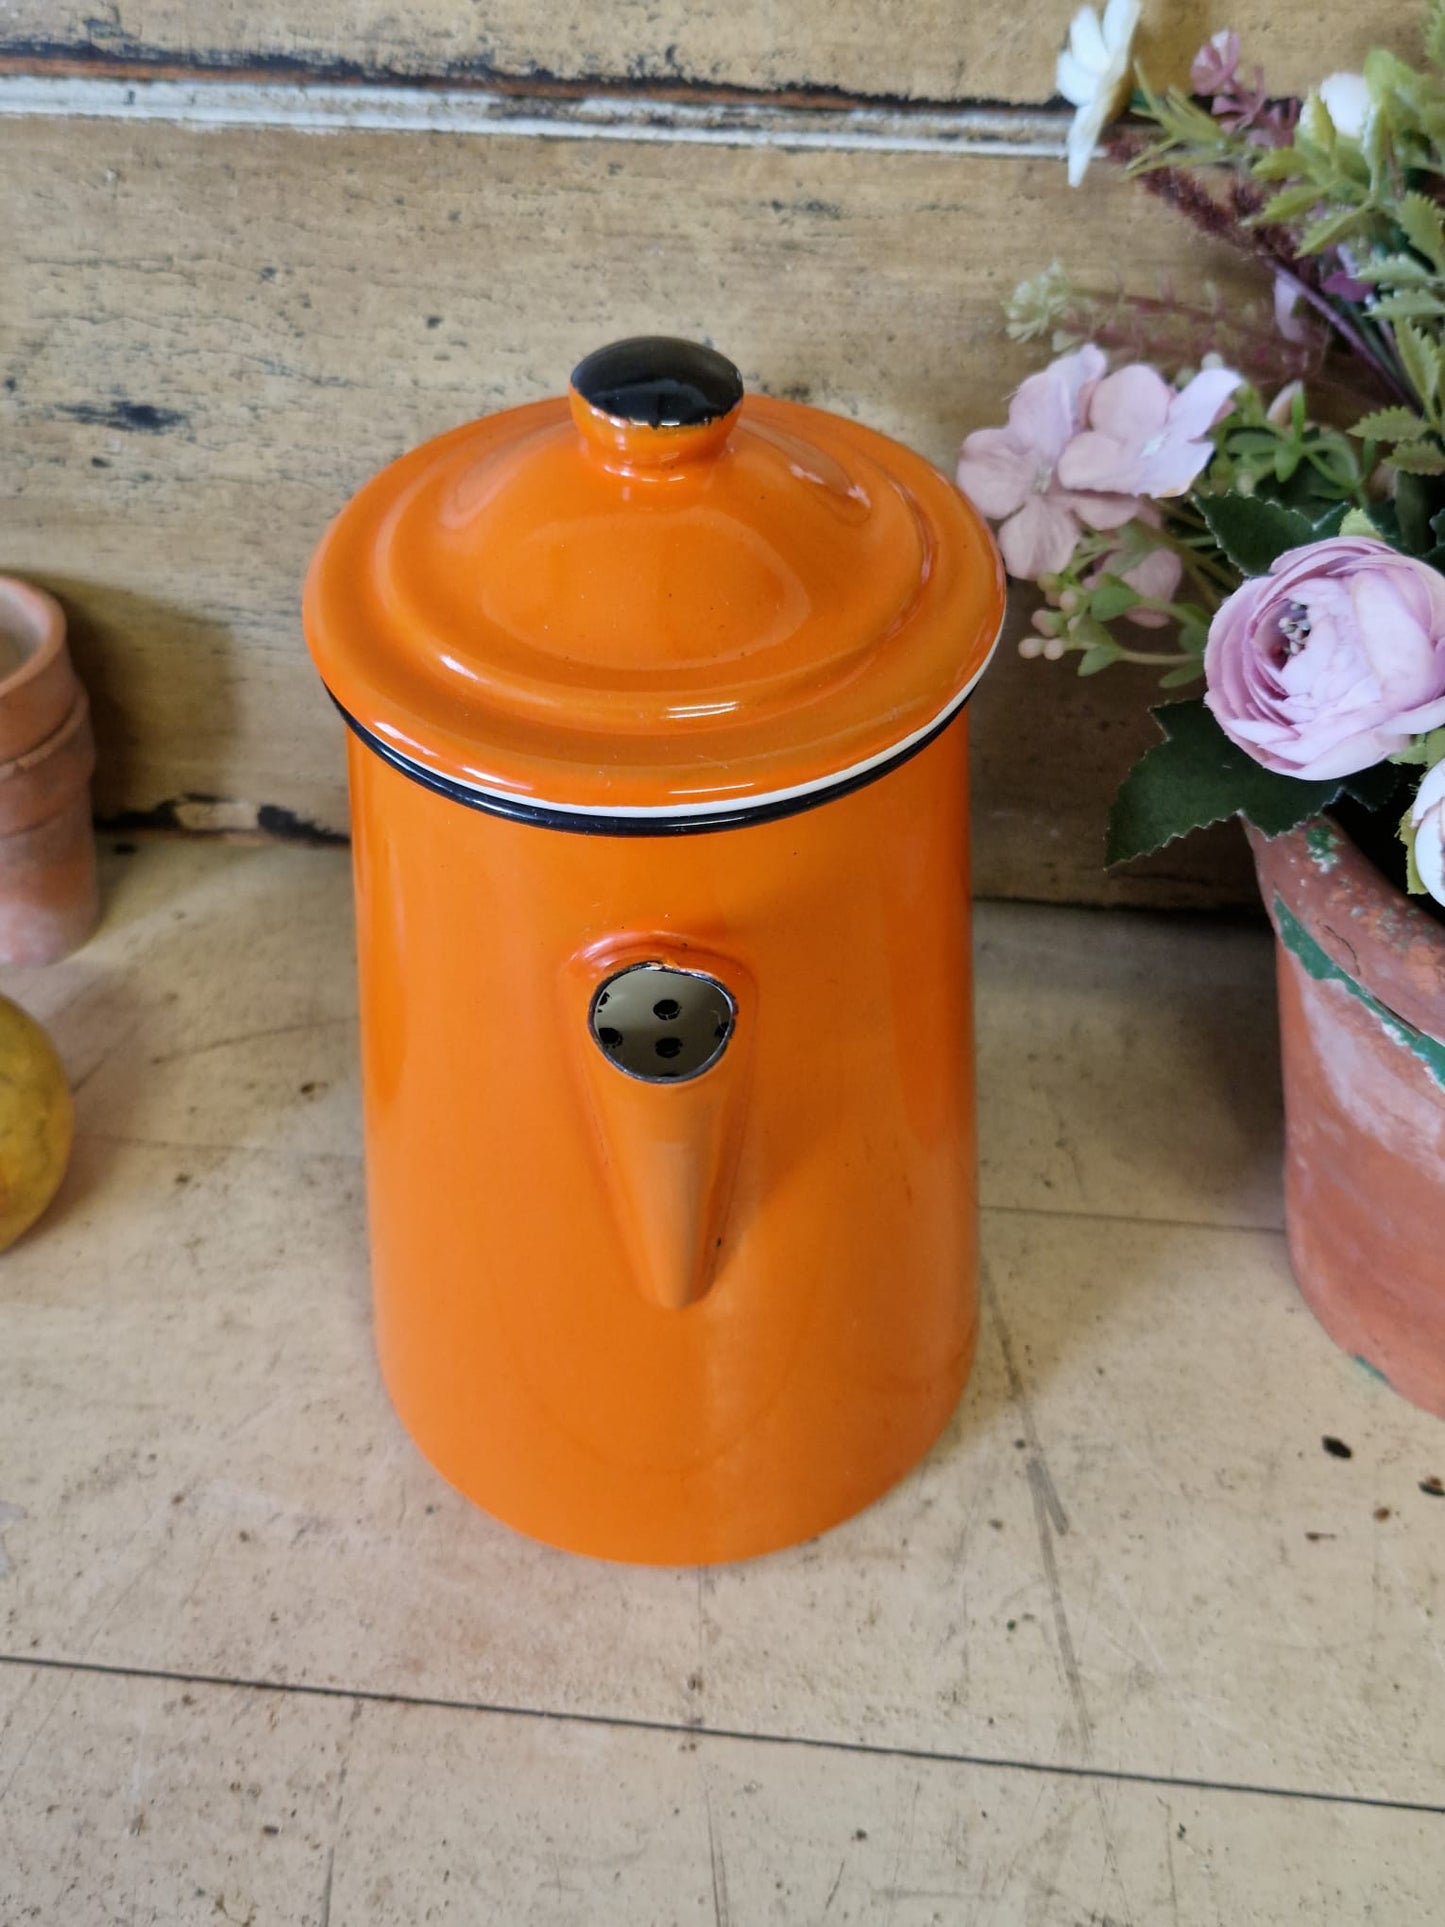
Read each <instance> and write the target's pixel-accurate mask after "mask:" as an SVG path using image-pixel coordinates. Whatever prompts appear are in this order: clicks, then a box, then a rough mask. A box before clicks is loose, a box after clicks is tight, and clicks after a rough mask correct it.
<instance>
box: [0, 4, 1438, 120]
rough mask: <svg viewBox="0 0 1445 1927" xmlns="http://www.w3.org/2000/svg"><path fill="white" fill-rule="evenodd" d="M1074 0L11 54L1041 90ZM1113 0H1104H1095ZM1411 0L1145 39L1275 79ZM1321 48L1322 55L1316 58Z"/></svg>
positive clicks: (150, 33)
mask: <svg viewBox="0 0 1445 1927" xmlns="http://www.w3.org/2000/svg"><path fill="white" fill-rule="evenodd" d="M1076 3H1077V0H1011V3H1010V4H1001V3H1000V0H549V4H547V5H543V6H539V5H537V4H536V0H291V4H289V5H287V6H285V7H284V8H275V9H261V8H257V7H255V6H253V5H249V4H243V0H123V4H115V3H114V0H112V4H110V5H105V4H103V0H6V5H5V6H4V8H3V9H0V55H3V56H6V57H8V58H9V59H10V60H11V61H12V63H15V64H20V65H24V66H26V67H33V66H34V65H35V64H36V63H37V62H41V61H47V60H52V59H61V60H65V61H74V60H77V59H86V60H89V61H91V62H94V63H98V64H101V65H110V66H120V65H124V66H126V67H128V68H131V69H134V68H136V67H141V68H148V69H157V68H160V69H168V68H172V67H177V66H179V67H187V68H193V67H207V68H212V69H226V70H233V71H234V70H238V69H239V70H242V71H251V72H258V73H259V72H269V73H275V72H276V71H278V70H280V71H283V72H294V73H307V74H315V75H320V76H337V75H346V76H352V75H358V76H367V77H372V78H376V77H382V76H392V75H404V76H407V77H410V78H425V79H431V80H436V79H444V80H447V81H448V82H450V83H452V84H457V83H465V82H473V83H480V84H484V85H496V84H498V83H499V82H507V81H512V82H518V81H520V82H524V83H526V84H527V85H528V86H536V85H538V84H539V83H546V82H563V83H569V82H570V83H574V84H576V83H584V84H585V83H592V82H603V83H610V84H618V83H621V84H627V85H636V84H638V83H650V84H652V85H654V86H656V85H662V86H673V87H680V88H687V87H723V88H736V89H742V90H745V91H758V92H767V93H779V92H781V93H788V94H804V95H813V96H816V95H817V94H818V93H819V92H833V93H840V94H846V95H851V96H855V97H859V98H868V99H874V100H876V99H880V98H881V99H904V100H928V101H1008V102H1014V103H1019V102H1025V103H1038V102H1041V101H1047V100H1048V99H1050V98H1051V97H1052V95H1053V92H1054V79H1053V75H1054V54H1055V51H1056V49H1057V47H1058V44H1059V43H1060V41H1061V40H1062V39H1063V36H1064V32H1065V30H1066V28H1067V26H1068V22H1069V19H1070V17H1071V16H1072V14H1073V12H1074V10H1075V6H1076ZM1101 4H1102V0H1101ZM1418 13H1419V9H1418V7H1417V6H1415V5H1403V6H1402V5H1399V4H1391V5H1388V6H1386V5H1368V4H1366V5H1363V6H1362V5H1359V4H1358V0H1319V3H1318V4H1313V5H1304V4H1301V0H1150V3H1149V4H1147V5H1146V7H1145V16H1146V17H1145V20H1144V24H1143V27H1142V30H1141V34H1140V39H1139V51H1140V54H1141V56H1142V58H1143V59H1144V60H1145V62H1146V65H1147V66H1148V68H1149V70H1150V72H1151V75H1152V74H1156V73H1157V74H1158V75H1159V77H1160V78H1170V79H1179V78H1182V77H1183V75H1184V73H1185V72H1186V71H1187V68H1188V64H1189V60H1190V57H1191V55H1192V54H1193V52H1194V50H1195V49H1196V48H1197V47H1198V46H1199V45H1200V44H1201V43H1202V42H1203V41H1204V40H1206V39H1207V38H1208V36H1209V35H1210V34H1212V33H1214V32H1216V31H1217V30H1218V29H1219V28H1221V27H1233V28H1235V29H1236V31H1237V32H1238V33H1239V34H1240V36H1241V38H1242V39H1243V40H1244V42H1245V44H1246V47H1247V50H1248V54H1249V57H1250V59H1251V60H1258V61H1260V62H1262V63H1263V65H1264V66H1265V67H1266V69H1267V72H1268V77H1269V80H1270V82H1271V84H1272V85H1274V86H1275V87H1277V88H1280V89H1293V88H1300V87H1305V86H1308V85H1309V84H1310V83H1311V82H1312V81H1314V80H1317V79H1319V78H1320V76H1321V75H1322V74H1323V73H1325V72H1327V71H1329V69H1330V68H1332V67H1335V68H1338V67H1351V66H1357V65H1358V64H1359V61H1360V59H1361V57H1362V55H1363V54H1364V51H1365V49H1366V48H1367V47H1368V46H1370V45H1371V44H1372V43H1376V42H1383V43H1385V44H1392V45H1395V46H1398V47H1402V48H1404V47H1408V46H1410V45H1411V44H1412V35H1413V33H1414V32H1415V30H1416V21H1417V19H1418ZM1321 61H1324V62H1325V63H1326V64H1325V65H1324V66H1321V65H1320V62H1321Z"/></svg>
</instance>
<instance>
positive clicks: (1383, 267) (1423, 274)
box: [1355, 254, 1435, 288]
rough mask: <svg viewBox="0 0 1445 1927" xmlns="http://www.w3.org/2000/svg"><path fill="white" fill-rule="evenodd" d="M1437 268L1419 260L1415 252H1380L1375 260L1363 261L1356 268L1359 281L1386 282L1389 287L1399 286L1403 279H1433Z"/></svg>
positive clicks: (1372, 283) (1413, 280) (1356, 276)
mask: <svg viewBox="0 0 1445 1927" xmlns="http://www.w3.org/2000/svg"><path fill="white" fill-rule="evenodd" d="M1434 278H1435V270H1434V269H1433V268H1431V267H1430V266H1429V264H1428V263H1427V262H1424V261H1417V260H1416V259H1415V257H1414V255H1413V254H1380V255H1376V257H1375V259H1374V260H1373V261H1362V262H1360V263H1358V264H1357V266H1356V268H1355V279H1356V280H1357V281H1368V282H1369V283H1370V284H1371V285H1372V286H1373V285H1374V284H1376V283H1378V282H1384V283H1385V284H1386V286H1388V287H1392V288H1395V287H1398V286H1399V285H1400V283H1401V282H1402V281H1411V282H1416V281H1433V280H1434Z"/></svg>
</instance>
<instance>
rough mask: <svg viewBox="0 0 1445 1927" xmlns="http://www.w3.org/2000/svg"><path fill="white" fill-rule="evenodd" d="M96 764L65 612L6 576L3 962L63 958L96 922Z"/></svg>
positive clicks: (1, 695)
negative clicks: (92, 810) (92, 793)
mask: <svg viewBox="0 0 1445 1927" xmlns="http://www.w3.org/2000/svg"><path fill="white" fill-rule="evenodd" d="M94 767H95V743H94V740H93V738H92V736H91V730H90V705H89V704H88V702H87V701H86V696H85V691H84V690H83V689H82V688H81V686H80V683H79V681H78V680H77V678H76V674H75V671H74V669H73V668H72V667H71V662H70V654H69V651H68V650H67V648H66V644H65V615H64V612H63V611H62V610H61V607H60V604H59V603H58V602H56V600H55V599H54V597H53V596H48V595H46V594H45V592H44V591H43V590H42V589H34V588H31V587H30V585H29V584H28V583H25V582H17V581H15V580H14V578H13V577H10V576H0V962H3V963H20V964H42V963H54V962H55V961H56V959H57V958H59V957H64V956H66V955H67V954H68V953H69V952H70V951H72V950H75V949H78V948H79V946H80V945H81V944H83V943H84V942H85V940H86V938H87V937H88V936H89V935H90V934H91V932H92V931H93V930H94V928H95V926H96V922H97V919H98V917H99V915H100V900H99V896H98V893H97V890H96V878H95V834H94V831H93V830H92V828H91V820H90V776H91V771H92V770H93V769H94Z"/></svg>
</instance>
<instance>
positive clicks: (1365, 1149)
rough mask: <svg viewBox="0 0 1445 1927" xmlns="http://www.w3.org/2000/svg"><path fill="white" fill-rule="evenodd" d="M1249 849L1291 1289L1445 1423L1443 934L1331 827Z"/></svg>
mask: <svg viewBox="0 0 1445 1927" xmlns="http://www.w3.org/2000/svg"><path fill="white" fill-rule="evenodd" d="M1250 842H1251V844H1252V845H1253V847H1254V857H1255V863H1256V866H1257V868H1258V871H1259V881H1260V888H1261V890H1262V891H1263V893H1264V901H1265V906H1266V908H1267V909H1268V911H1269V914H1270V917H1271V919H1272V921H1273V923H1274V927H1275V934H1276V936H1277V938H1278V953H1277V954H1278V971H1279V1010H1280V1033H1281V1051H1282V1055H1283V1062H1284V1094H1285V1219H1286V1228H1287V1230H1288V1234H1289V1249H1290V1260H1291V1263H1292V1264H1293V1266H1294V1273H1295V1277H1296V1278H1297V1280H1298V1281H1299V1287H1300V1290H1301V1291H1302V1292H1303V1294H1304V1297H1305V1300H1306V1302H1307V1303H1308V1305H1309V1307H1310V1309H1311V1310H1312V1311H1313V1312H1314V1314H1315V1316H1316V1317H1317V1318H1318V1319H1319V1321H1320V1323H1321V1324H1322V1325H1323V1326H1324V1327H1325V1330H1326V1331H1328V1332H1329V1334H1330V1336H1331V1337H1332V1338H1333V1339H1334V1340H1335V1341H1336V1343H1337V1344H1340V1345H1343V1346H1344V1348H1345V1350H1346V1351H1348V1352H1351V1353H1353V1354H1354V1356H1355V1357H1357V1358H1359V1359H1360V1360H1361V1361H1362V1362H1363V1363H1365V1364H1367V1365H1369V1366H1372V1367H1373V1368H1374V1369H1375V1370H1377V1371H1378V1372H1380V1373H1382V1374H1383V1376H1384V1377H1385V1378H1387V1379H1388V1380H1389V1381H1390V1383H1391V1385H1393V1386H1394V1388H1395V1390H1396V1391H1397V1392H1400V1393H1401V1394H1402V1395H1403V1396H1404V1397H1405V1398H1407V1399H1409V1400H1410V1401H1411V1403H1412V1404H1415V1405H1420V1406H1423V1407H1424V1408H1425V1410H1426V1411H1429V1412H1435V1413H1437V1414H1438V1415H1439V1416H1441V1417H1445V924H1442V923H1440V922H1439V921H1438V920H1437V919H1436V918H1435V917H1433V916H1431V915H1429V914H1428V913H1427V912H1426V911H1425V910H1423V909H1421V908H1420V907H1419V906H1418V905H1417V904H1415V903H1414V902H1412V901H1411V900H1410V899H1409V898H1408V897H1406V896H1404V895H1403V894H1402V893H1401V892H1400V891H1399V890H1397V889H1396V888H1395V887H1394V886H1393V885H1392V884H1391V883H1390V882H1388V881H1387V879H1386V878H1385V877H1383V876H1382V875H1381V874H1380V872H1379V871H1378V870H1377V869H1376V868H1375V866H1374V865H1373V864H1372V863H1371V862H1370V861H1369V859H1368V858H1367V857H1365V856H1364V855H1363V854H1362V853H1361V852H1360V851H1359V850H1358V849H1356V847H1355V846H1354V844H1353V843H1351V842H1350V841H1349V839H1348V838H1347V837H1345V836H1344V835H1343V834H1342V833H1341V832H1340V831H1339V830H1337V829H1336V828H1335V826H1334V825H1333V824H1331V823H1328V822H1324V821H1318V822H1314V823H1309V824H1306V825H1305V826H1304V827H1303V828H1302V829H1298V830H1294V831H1292V832H1291V833H1290V834H1289V835H1288V836H1281V837H1276V838H1275V839H1274V840H1273V841H1269V840H1267V839H1266V838H1264V837H1262V836H1260V835H1259V834H1258V833H1257V832H1256V831H1254V830H1251V831H1250Z"/></svg>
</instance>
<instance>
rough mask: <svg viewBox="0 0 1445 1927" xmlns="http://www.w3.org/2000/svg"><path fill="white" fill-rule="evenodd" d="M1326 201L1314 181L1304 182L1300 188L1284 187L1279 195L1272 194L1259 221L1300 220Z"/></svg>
mask: <svg viewBox="0 0 1445 1927" xmlns="http://www.w3.org/2000/svg"><path fill="white" fill-rule="evenodd" d="M1323 199H1324V196H1323V194H1322V193H1321V191H1320V189H1319V188H1318V187H1316V185H1315V184H1314V182H1313V181H1304V182H1302V183H1301V184H1300V185H1299V186H1298V187H1282V188H1281V189H1280V191H1279V193H1278V194H1272V195H1271V196H1270V198H1269V199H1268V200H1267V201H1266V202H1265V204H1264V206H1263V207H1262V208H1261V209H1260V210H1259V216H1258V218H1259V220H1260V221H1261V222H1264V223H1271V224H1272V223H1274V222H1277V221H1294V220H1298V218H1299V216H1300V215H1301V214H1309V213H1312V212H1313V210H1314V209H1315V208H1317V207H1318V206H1319V204H1320V202H1321V201H1322V200H1323Z"/></svg>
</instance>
